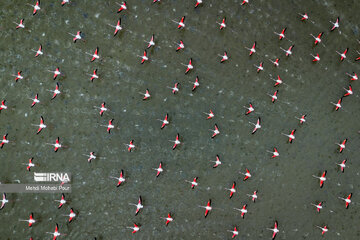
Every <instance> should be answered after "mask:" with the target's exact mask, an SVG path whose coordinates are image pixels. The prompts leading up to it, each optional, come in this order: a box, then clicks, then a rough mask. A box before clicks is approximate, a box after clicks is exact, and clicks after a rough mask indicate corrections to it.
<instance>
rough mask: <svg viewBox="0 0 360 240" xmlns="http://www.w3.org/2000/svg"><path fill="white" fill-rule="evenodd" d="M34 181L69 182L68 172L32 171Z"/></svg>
mask: <svg viewBox="0 0 360 240" xmlns="http://www.w3.org/2000/svg"><path fill="white" fill-rule="evenodd" d="M34 180H35V182H65V183H68V182H70V174H68V173H36V172H34Z"/></svg>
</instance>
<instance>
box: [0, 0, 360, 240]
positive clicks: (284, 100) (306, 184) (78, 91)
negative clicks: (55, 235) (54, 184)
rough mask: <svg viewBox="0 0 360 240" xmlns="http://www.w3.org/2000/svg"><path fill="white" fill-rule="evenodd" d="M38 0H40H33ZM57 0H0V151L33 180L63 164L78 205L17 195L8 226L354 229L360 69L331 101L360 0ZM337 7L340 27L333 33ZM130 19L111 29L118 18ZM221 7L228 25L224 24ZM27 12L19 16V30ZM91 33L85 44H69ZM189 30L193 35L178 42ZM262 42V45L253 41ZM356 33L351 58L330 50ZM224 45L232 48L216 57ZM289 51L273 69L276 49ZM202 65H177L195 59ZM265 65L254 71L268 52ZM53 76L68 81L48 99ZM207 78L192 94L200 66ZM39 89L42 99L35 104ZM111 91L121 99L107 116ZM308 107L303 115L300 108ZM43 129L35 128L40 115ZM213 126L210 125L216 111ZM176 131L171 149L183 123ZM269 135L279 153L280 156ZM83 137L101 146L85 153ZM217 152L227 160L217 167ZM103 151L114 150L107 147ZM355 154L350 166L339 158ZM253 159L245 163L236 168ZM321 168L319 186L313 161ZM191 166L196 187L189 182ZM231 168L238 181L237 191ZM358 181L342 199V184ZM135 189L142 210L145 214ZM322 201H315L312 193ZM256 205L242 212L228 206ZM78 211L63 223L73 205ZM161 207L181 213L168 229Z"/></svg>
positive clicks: (332, 232)
mask: <svg viewBox="0 0 360 240" xmlns="http://www.w3.org/2000/svg"><path fill="white" fill-rule="evenodd" d="M26 2H28V3H30V4H34V2H35V1H26ZM60 2H61V1H42V2H41V10H40V11H39V12H38V14H37V15H35V16H32V7H31V6H29V5H26V4H25V1H4V0H2V1H1V2H0V6H1V10H0V11H1V14H0V20H1V21H0V30H1V31H0V36H1V38H0V49H1V51H0V56H1V63H0V73H1V74H0V83H1V87H0V98H1V99H6V101H7V106H8V109H6V110H2V111H1V114H0V135H1V134H5V133H8V134H9V135H8V139H9V140H10V143H9V144H7V145H5V146H4V148H3V149H1V151H0V159H1V160H0V161H1V165H0V166H1V167H0V182H1V183H16V180H20V182H21V183H33V173H32V172H33V171H37V172H70V173H71V174H72V193H71V194H67V195H66V198H67V199H68V200H69V203H68V204H66V205H64V206H63V207H62V208H61V209H60V210H58V209H57V203H56V202H55V201H54V200H57V199H60V197H61V194H25V193H17V194H16V193H8V194H7V198H8V199H9V201H10V202H9V203H8V204H7V205H6V206H5V208H4V209H3V210H1V211H0V239H28V238H30V237H31V236H32V237H33V238H34V239H51V235H50V234H46V233H45V232H52V231H53V230H54V228H55V223H58V224H59V227H60V229H59V231H60V233H63V234H67V235H66V236H60V237H59V239H93V238H94V237H97V239H104V240H105V239H133V238H134V239H135V238H136V239H230V238H231V233H229V232H227V230H232V229H233V227H234V226H237V227H238V230H239V236H237V239H271V235H272V233H271V231H269V230H267V228H272V227H273V224H274V221H275V220H277V221H278V222H279V230H280V232H279V234H278V235H277V239H321V238H322V236H321V230H320V229H318V228H316V227H315V225H319V226H324V225H327V226H328V228H329V231H328V232H327V233H326V234H325V238H326V239H346V240H348V239H349V240H352V239H359V234H360V231H359V228H358V220H359V215H358V210H359V204H358V202H359V200H358V199H359V193H360V191H359V183H360V182H359V167H360V164H359V162H358V159H357V158H358V155H357V151H358V146H359V144H360V139H359V133H358V131H359V130H360V127H359V124H358V119H359V115H360V112H359V97H358V94H359V90H358V89H359V83H358V82H356V81H354V82H352V83H351V84H352V87H353V90H354V94H353V95H352V96H349V97H347V98H344V99H343V103H342V106H343V108H342V109H340V110H339V111H337V112H335V111H334V106H333V105H332V104H331V103H330V102H336V101H337V100H338V99H339V98H340V97H341V96H342V95H343V94H344V93H345V91H344V90H343V88H344V87H346V88H347V87H348V84H349V79H350V78H349V77H348V76H347V75H346V73H347V72H348V73H352V72H354V71H355V72H357V73H358V74H359V73H360V71H359V70H360V68H359V63H356V62H354V59H355V58H356V57H357V56H358V54H357V53H356V51H355V50H359V49H360V48H359V43H358V42H357V39H359V38H360V36H359V18H358V10H359V8H360V2H359V1H343V2H339V1H335V0H326V1H325V0H324V1H320V0H318V1H284V0H281V1H265V0H254V1H250V2H251V4H250V5H246V6H241V1H215V0H205V1H204V3H203V4H202V5H201V6H200V7H199V8H198V9H194V5H195V1H190V0H189V1H169V0H163V1H161V3H160V4H154V5H153V4H152V1H151V0H146V1H145V0H142V1H140V0H137V1H128V10H126V11H123V12H121V13H116V11H117V9H118V8H119V6H118V5H117V4H116V3H115V1H80V0H78V1H76V0H74V1H72V3H71V4H70V5H66V6H64V7H61V5H60ZM305 11H306V12H307V13H308V14H309V16H310V20H312V21H314V22H315V23H314V24H312V23H311V22H310V21H308V22H306V23H304V22H301V21H300V16H299V15H298V13H304V12H305ZM184 15H185V16H186V20H185V24H186V27H185V29H183V30H178V29H177V28H176V27H177V24H176V23H174V22H172V20H176V21H178V20H180V18H181V17H182V16H184ZM338 16H340V18H341V22H340V28H339V29H337V30H335V31H334V32H331V33H330V31H329V29H330V27H331V23H329V21H330V20H331V21H335V19H336V17H338ZM119 17H121V19H122V26H123V27H124V29H125V31H122V32H121V33H119V34H118V36H116V37H113V35H112V34H113V31H114V29H113V28H112V27H110V26H108V24H112V25H115V24H116V21H117V20H118V18H119ZM223 17H226V24H227V27H226V28H225V29H224V30H223V31H220V30H219V25H218V24H216V22H220V21H221V20H222V18H223ZM21 18H25V22H24V23H25V29H20V30H15V26H16V24H14V23H13V22H19V21H20V19H21ZM284 27H287V31H286V34H285V35H286V37H287V38H288V39H290V40H291V41H292V42H290V41H288V40H287V39H284V40H282V41H279V40H278V37H277V36H276V35H275V34H274V33H273V32H274V31H275V32H280V31H281V29H282V28H284ZM77 31H82V33H83V37H84V39H85V40H86V41H85V42H82V41H78V42H77V43H75V44H74V43H73V42H72V36H70V35H69V34H68V33H69V32H70V33H72V34H75V33H76V32H77ZM322 31H323V32H324V35H323V37H322V40H323V41H322V43H323V44H324V45H325V46H324V45H321V44H320V45H318V46H316V47H314V46H313V42H314V39H313V38H312V37H311V36H310V34H313V35H317V34H318V33H320V32H322ZM152 34H155V42H156V46H155V47H154V48H152V49H150V50H148V56H149V59H150V61H149V62H146V63H144V64H143V65H141V64H140V60H141V59H140V58H139V57H137V55H142V52H143V50H144V48H145V47H146V43H145V42H144V40H146V41H149V40H150V37H151V35H152ZM179 40H183V41H184V44H185V49H184V50H182V51H179V52H175V49H176V44H175V42H179ZM254 41H256V42H257V51H256V54H254V55H253V56H251V57H249V56H248V50H246V49H245V48H244V47H251V45H252V44H253V42H254ZM39 44H42V45H43V51H44V55H43V56H40V57H38V58H34V54H35V53H34V52H32V51H31V49H37V48H38V46H39ZM292 44H295V48H294V49H293V54H292V55H291V56H290V57H288V58H286V57H285V54H284V52H283V51H281V49H280V47H282V48H286V49H287V48H288V47H289V46H290V45H292ZM97 46H99V48H100V53H99V55H100V57H101V58H102V59H101V61H98V60H96V61H95V62H93V63H90V61H89V60H90V58H91V57H90V56H88V55H86V54H85V52H89V53H93V51H94V50H95V48H96V47H97ZM347 47H349V52H348V54H347V57H348V58H347V60H346V61H344V62H341V63H340V61H339V55H338V54H337V53H336V51H339V52H342V51H344V50H345V48H347ZM224 51H227V52H228V55H229V57H230V59H229V61H227V62H226V63H224V64H220V63H219V62H220V59H221V57H219V56H218V54H222V53H223V52H224ZM316 53H319V55H320V57H321V60H320V62H319V63H316V64H313V63H312V57H311V56H310V54H314V55H315V54H316ZM277 57H280V66H279V67H278V68H275V67H274V66H273V65H272V64H271V63H270V61H268V60H267V59H272V60H274V59H276V58H277ZM190 58H192V59H193V64H194V69H193V70H192V71H191V72H190V73H189V74H187V75H185V74H184V72H185V70H186V67H184V66H183V65H181V63H183V64H187V63H188V61H189V59H190ZM261 61H263V62H264V71H262V72H260V73H257V72H256V67H254V66H253V65H254V64H256V65H258V64H259V62H261ZM57 66H58V67H60V70H61V71H62V72H63V73H64V74H65V76H60V77H59V78H58V79H57V81H58V82H59V84H60V91H61V94H60V95H58V96H57V97H56V99H54V100H50V99H51V96H52V93H51V92H49V91H47V90H53V89H54V88H55V84H56V81H53V79H52V73H49V72H48V71H47V70H54V69H55V68H56V67H57ZM95 68H97V69H98V75H99V79H96V80H95V81H94V82H93V83H91V82H90V81H89V79H90V76H88V74H90V73H92V71H93V70H94V69H95ZM20 70H22V73H23V76H24V77H25V79H23V80H19V81H18V82H17V83H15V82H14V77H13V76H12V74H16V72H17V71H20ZM269 74H271V75H272V76H273V77H276V75H280V76H281V78H282V79H283V81H284V83H286V84H287V85H284V84H283V85H281V86H279V87H278V88H274V87H273V85H274V82H273V81H272V80H271V79H270V76H269ZM196 76H199V78H200V87H199V88H198V89H196V91H195V92H192V91H191V89H192V84H191V83H189V81H191V82H193V81H194V80H195V77H196ZM175 82H180V84H181V86H180V91H179V93H178V94H176V95H173V94H172V93H171V89H169V88H167V86H171V87H172V86H173V85H174V84H175ZM147 88H148V89H149V90H150V93H151V95H152V96H151V99H149V100H148V101H142V96H141V95H140V94H139V92H145V90H146V89H147ZM275 89H279V95H278V98H279V99H278V101H277V102H276V103H275V104H272V103H271V98H270V97H269V96H267V94H268V93H269V94H272V93H273V92H274V91H275ZM36 93H39V99H40V101H41V103H39V104H37V105H36V106H35V107H34V108H30V105H31V103H32V101H31V100H30V99H29V98H33V97H34V96H35V94H36ZM103 101H105V102H106V103H107V107H109V108H110V109H111V111H112V112H106V113H105V114H104V116H103V117H100V116H99V113H98V109H95V108H94V106H98V107H100V105H101V103H102V102H103ZM249 102H252V103H253V105H254V107H255V112H254V113H251V114H250V115H248V116H245V115H244V112H245V109H244V108H243V106H244V105H247V104H248V103H249ZM210 109H212V110H213V112H214V114H215V117H214V118H213V119H211V120H206V115H205V114H203V112H208V111H209V110H210ZM166 113H169V118H170V124H169V125H168V126H166V127H165V129H163V130H160V126H161V122H160V121H158V120H157V119H162V118H163V117H164V116H165V114H166ZM302 114H307V122H306V123H305V124H303V125H302V126H300V125H299V122H298V120H297V119H295V117H300V116H301V115H302ZM40 116H43V117H44V119H45V123H46V124H47V128H46V129H44V130H43V131H42V132H41V134H39V135H36V134H35V133H36V131H37V127H35V126H32V125H31V124H38V121H39V117H40ZM258 116H260V117H261V119H262V128H261V129H260V130H258V132H256V134H254V135H251V131H252V129H253V126H252V125H251V124H249V123H248V122H249V121H250V122H256V119H257V117H258ZM112 118H114V119H115V120H114V125H115V128H116V129H115V130H114V131H113V132H112V133H111V134H108V133H107V132H106V128H105V127H102V126H100V125H107V123H108V120H110V119H112ZM215 123H217V124H218V126H219V129H220V132H221V133H220V135H219V136H217V137H215V138H214V139H211V134H212V132H211V131H209V129H213V127H214V124H215ZM294 128H296V129H297V131H296V140H295V141H294V142H293V144H289V143H287V138H286V137H285V136H283V135H281V133H286V134H288V133H289V132H290V131H291V130H292V129H294ZM177 133H179V134H180V136H181V141H182V144H181V145H180V146H179V147H178V149H176V150H174V151H173V150H172V143H171V142H169V140H175V136H176V134H177ZM58 136H59V137H60V139H61V143H62V144H63V145H65V146H66V148H63V149H60V150H59V151H58V152H57V153H54V152H53V148H52V147H51V146H50V145H46V143H53V142H54V141H55V139H56V137H58ZM345 138H348V142H347V145H346V149H345V150H344V151H343V153H341V154H340V153H339V152H338V148H337V146H336V145H335V143H336V142H340V141H342V140H343V139H345ZM132 139H133V140H134V143H135V145H136V149H135V151H133V152H131V153H129V152H127V148H126V146H125V145H124V144H127V143H129V141H130V140H132ZM274 146H276V147H277V148H278V150H279V152H280V156H279V157H278V158H276V159H271V154H270V153H267V152H266V150H272V148H273V147H274ZM90 151H94V152H96V153H97V155H98V157H103V159H96V160H94V161H92V162H91V163H88V162H87V157H85V156H83V154H89V152H90ZM216 154H218V155H219V156H220V157H221V160H222V161H223V164H222V165H220V166H219V167H218V168H216V169H213V168H212V165H213V163H211V162H210V160H211V161H214V160H215V156H216ZM30 157H34V163H35V165H37V166H36V167H34V168H33V169H32V170H33V171H32V172H30V173H29V172H27V171H26V166H24V165H22V163H26V162H27V160H28V159H29V158H30ZM104 158H105V159H104ZM345 158H347V159H348V162H347V167H346V169H345V173H341V172H340V170H339V167H338V166H337V165H335V163H339V162H341V161H342V160H343V159H345ZM160 161H162V162H163V168H164V172H163V173H162V174H161V175H160V177H159V178H156V177H155V175H156V171H154V170H153V169H152V168H156V167H158V165H159V162H160ZM245 168H248V169H249V170H250V171H251V174H252V177H251V178H250V179H249V180H248V181H246V182H243V181H242V178H243V176H242V175H240V174H239V171H242V172H244V171H245ZM121 169H124V171H125V177H126V184H124V185H123V186H121V187H119V188H116V183H117V182H116V180H114V179H110V178H109V176H118V174H119V172H120V170H121ZM324 170H327V178H328V179H327V181H326V182H325V184H324V187H323V188H322V189H320V188H319V181H318V180H317V179H315V178H313V177H312V175H320V174H321V172H322V171H324ZM194 177H199V179H198V184H199V185H198V186H197V187H196V188H195V189H193V190H192V189H191V188H190V184H189V183H186V182H185V180H189V181H191V180H192V179H193V178H194ZM233 181H236V183H237V186H236V189H237V192H236V193H235V195H234V197H233V198H232V199H229V197H228V194H229V192H228V191H227V190H225V188H230V187H231V184H232V182H233ZM256 189H257V190H258V201H257V202H256V203H253V202H251V199H250V198H249V197H248V196H247V195H246V194H251V193H252V192H253V191H254V190H256ZM350 192H352V193H353V198H352V200H353V202H354V203H352V204H351V205H350V207H349V209H347V210H346V209H345V204H344V202H343V201H342V200H339V199H338V197H345V196H347V195H348V194H349V193H350ZM139 195H141V196H142V198H143V200H144V209H142V212H140V213H139V214H138V215H137V216H134V215H135V207H134V206H130V205H129V203H136V202H137V199H138V197H139ZM208 199H212V206H213V208H214V209H213V211H212V212H210V214H209V216H208V217H207V218H206V219H205V218H204V209H203V208H199V207H198V206H199V205H205V204H206V202H207V201H208ZM317 201H324V209H323V210H322V211H321V213H320V214H318V213H317V212H316V210H315V207H313V206H311V205H310V203H316V202H317ZM245 203H247V204H248V213H247V214H246V215H245V219H242V218H241V217H240V213H239V212H237V211H235V210H233V208H241V207H242V205H243V204H245ZM71 207H72V208H74V209H75V210H76V211H77V212H78V216H77V218H75V219H74V221H73V222H72V223H70V224H68V223H67V217H65V216H63V215H65V214H69V211H70V208H71ZM30 212H33V213H34V217H35V219H36V220H38V222H37V223H36V224H35V225H34V226H33V227H32V228H31V229H29V228H28V227H27V224H26V223H25V222H19V221H18V220H19V219H26V218H27V217H28V216H29V214H30ZM168 212H172V213H173V217H174V221H173V222H172V223H170V224H169V225H168V226H167V227H166V226H165V220H163V219H161V218H160V217H166V216H167V213H168ZM133 222H136V223H138V224H140V225H141V228H140V231H139V232H137V233H136V234H134V235H132V234H131V230H130V229H127V228H126V227H127V226H132V223H133Z"/></svg>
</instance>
